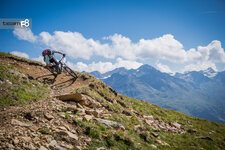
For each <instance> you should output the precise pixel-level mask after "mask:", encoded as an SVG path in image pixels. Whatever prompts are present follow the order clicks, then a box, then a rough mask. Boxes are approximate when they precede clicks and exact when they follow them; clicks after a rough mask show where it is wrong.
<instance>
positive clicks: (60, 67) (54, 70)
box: [47, 56, 78, 79]
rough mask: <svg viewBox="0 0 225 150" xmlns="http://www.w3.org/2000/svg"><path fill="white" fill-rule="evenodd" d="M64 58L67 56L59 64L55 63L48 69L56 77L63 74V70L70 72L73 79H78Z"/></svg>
mask: <svg viewBox="0 0 225 150" xmlns="http://www.w3.org/2000/svg"><path fill="white" fill-rule="evenodd" d="M64 58H65V56H63V57H62V58H61V59H60V61H59V62H58V64H56V63H55V62H53V63H52V67H47V69H48V70H49V71H50V72H51V73H52V74H54V75H58V74H61V73H62V71H63V69H64V70H65V71H66V72H68V73H69V74H70V75H71V76H72V77H74V78H75V79H77V78H78V76H77V74H76V73H75V72H74V71H73V70H72V69H70V68H69V67H68V66H67V65H66V63H65V62H64Z"/></svg>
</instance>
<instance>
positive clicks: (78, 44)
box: [13, 30, 225, 72]
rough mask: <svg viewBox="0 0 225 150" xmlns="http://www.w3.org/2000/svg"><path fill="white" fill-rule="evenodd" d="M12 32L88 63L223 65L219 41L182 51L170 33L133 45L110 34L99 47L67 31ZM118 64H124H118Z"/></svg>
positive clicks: (105, 65)
mask: <svg viewBox="0 0 225 150" xmlns="http://www.w3.org/2000/svg"><path fill="white" fill-rule="evenodd" d="M23 32H24V33H23ZM13 33H14V34H15V35H16V36H17V37H18V38H19V39H23V40H27V41H30V42H34V41H36V40H37V39H38V40H39V42H40V43H42V44H45V46H46V48H51V49H55V50H61V51H63V52H64V53H66V54H67V56H69V57H71V58H74V59H77V58H82V59H86V60H89V59H90V58H91V57H92V56H94V55H97V56H103V57H104V58H108V59H115V58H117V57H120V58H121V59H124V60H126V61H128V60H129V61H132V62H135V61H136V60H138V61H143V60H155V61H158V60H166V61H169V62H172V63H174V64H177V63H180V64H182V63H183V64H186V66H185V68H184V69H183V70H188V69H192V68H191V67H193V68H195V69H197V68H205V67H204V66H214V65H215V64H216V63H225V52H224V49H223V48H222V46H221V42H220V41H217V40H214V41H212V42H211V43H209V44H208V45H207V46H198V47H197V48H191V49H189V50H185V49H184V47H183V45H182V44H181V43H180V42H179V41H178V40H176V39H175V38H174V36H173V35H172V34H165V35H163V36H161V37H158V38H155V39H140V40H139V41H138V42H136V43H134V42H132V41H131V40H130V38H128V37H125V36H123V35H121V34H114V35H111V36H108V37H104V38H103V40H104V44H103V43H101V42H100V41H98V40H94V39H92V38H89V39H88V38H85V37H84V36H83V35H82V34H81V33H78V32H70V31H68V32H63V31H55V32H54V33H53V34H50V33H48V32H41V33H40V34H39V36H38V37H37V36H34V35H33V33H32V32H31V30H28V31H23V30H22V31H20V30H18V31H17V30H14V31H13ZM117 61H118V60H117ZM120 63H125V62H123V61H121V62H120ZM96 64H97V65H99V66H97V65H96ZM213 64H214V65H213ZM85 65H87V64H79V66H80V67H82V68H88V69H91V70H93V69H92V68H98V70H101V71H102V72H104V71H105V70H107V69H105V68H114V66H115V64H112V63H110V62H108V63H105V62H98V63H95V62H94V63H93V64H89V65H87V66H85ZM125 65H126V66H127V67H128V66H129V63H128V64H123V66H125ZM76 66H78V64H76ZM118 66H119V65H118ZM196 66H197V67H196ZM158 67H159V68H160V69H162V70H163V71H169V68H166V67H165V66H163V65H162V64H158ZM86 70H87V69H86Z"/></svg>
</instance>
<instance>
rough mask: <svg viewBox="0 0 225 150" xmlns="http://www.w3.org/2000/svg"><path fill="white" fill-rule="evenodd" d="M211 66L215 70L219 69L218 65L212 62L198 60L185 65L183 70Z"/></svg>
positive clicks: (195, 69)
mask: <svg viewBox="0 0 225 150" xmlns="http://www.w3.org/2000/svg"><path fill="white" fill-rule="evenodd" d="M210 67H211V68H212V69H213V70H215V71H218V70H217V68H216V65H215V64H214V63H212V62H198V63H194V64H189V65H186V66H184V69H183V70H182V71H181V72H187V71H200V70H206V69H208V68H210Z"/></svg>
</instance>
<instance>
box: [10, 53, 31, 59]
mask: <svg viewBox="0 0 225 150" xmlns="http://www.w3.org/2000/svg"><path fill="white" fill-rule="evenodd" d="M10 54H13V55H15V56H19V57H24V58H27V59H29V55H28V54H26V53H24V52H19V51H12V52H10Z"/></svg>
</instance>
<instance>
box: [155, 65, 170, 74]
mask: <svg viewBox="0 0 225 150" xmlns="http://www.w3.org/2000/svg"><path fill="white" fill-rule="evenodd" d="M156 66H157V68H158V69H159V70H160V71H161V72H165V73H173V72H172V71H171V70H170V68H169V67H168V66H167V65H164V64H161V63H157V64H156Z"/></svg>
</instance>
